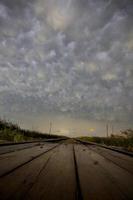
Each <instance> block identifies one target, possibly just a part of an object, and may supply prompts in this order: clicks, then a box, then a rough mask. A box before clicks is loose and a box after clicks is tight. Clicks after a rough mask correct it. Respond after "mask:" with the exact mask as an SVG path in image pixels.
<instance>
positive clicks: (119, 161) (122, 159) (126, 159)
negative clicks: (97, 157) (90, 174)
mask: <svg viewBox="0 0 133 200" xmlns="http://www.w3.org/2000/svg"><path fill="white" fill-rule="evenodd" d="M88 147H89V148H90V149H92V150H94V151H95V152H97V153H99V154H101V155H103V156H104V157H105V158H107V159H109V160H110V161H112V162H114V163H115V164H116V165H119V166H120V167H121V168H123V169H125V170H127V171H128V172H130V173H132V174H133V158H132V157H130V156H127V155H124V154H122V153H117V152H116V151H111V150H109V149H104V148H102V147H97V146H88Z"/></svg>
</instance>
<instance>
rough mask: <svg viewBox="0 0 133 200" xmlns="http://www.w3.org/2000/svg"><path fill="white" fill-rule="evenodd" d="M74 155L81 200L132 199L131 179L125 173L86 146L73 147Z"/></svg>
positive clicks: (132, 180)
mask: <svg viewBox="0 0 133 200" xmlns="http://www.w3.org/2000/svg"><path fill="white" fill-rule="evenodd" d="M75 153H76V159H77V164H78V173H79V180H80V185H81V190H82V195H83V199H85V200H88V199H91V200H104V199H105V200H122V199H123V200H124V199H132V197H133V196H132V195H133V191H132V190H131V186H132V185H133V179H132V177H131V176H130V174H129V173H128V172H127V171H124V170H123V169H121V168H120V167H118V166H117V165H115V164H114V163H112V162H109V161H108V160H107V159H105V158H104V157H102V156H100V155H99V154H96V153H95V152H94V151H92V150H89V149H88V148H87V147H86V146H83V145H75ZM129 184H131V185H129Z"/></svg>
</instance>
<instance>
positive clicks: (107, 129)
mask: <svg viewBox="0 0 133 200" xmlns="http://www.w3.org/2000/svg"><path fill="white" fill-rule="evenodd" d="M106 135H107V138H108V136H109V126H108V124H106Z"/></svg>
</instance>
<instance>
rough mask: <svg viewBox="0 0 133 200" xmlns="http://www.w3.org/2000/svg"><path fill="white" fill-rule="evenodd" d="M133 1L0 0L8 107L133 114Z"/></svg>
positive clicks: (2, 77)
mask: <svg viewBox="0 0 133 200" xmlns="http://www.w3.org/2000/svg"><path fill="white" fill-rule="evenodd" d="M132 20H133V3H132V1H129V0H121V1H120V0H109V1H105V0H93V1H92V0H84V1H81V0H78V1H76V0H68V1H65V0H64V1H63V0H62V1H61V0H45V1H44V0H36V1H35V0H34V1H30V0H29V1H24V0H23V1H22V0H19V1H18V0H13V1H9V0H0V24H1V27H0V112H1V113H2V115H4V114H5V113H7V114H8V113H13V112H16V113H20V112H23V113H27V115H28V114H29V115H30V114H31V113H34V115H35V116H36V115H37V113H38V115H39V113H40V114H42V113H45V111H47V112H55V113H63V114H64V115H65V114H66V115H70V116H75V117H77V116H78V117H83V118H86V119H93V120H106V119H109V120H121V121H122V120H123V121H131V119H132V118H133V106H132V100H133V65H132V63H133V28H132Z"/></svg>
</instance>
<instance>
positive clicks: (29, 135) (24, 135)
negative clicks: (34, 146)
mask: <svg viewBox="0 0 133 200" xmlns="http://www.w3.org/2000/svg"><path fill="white" fill-rule="evenodd" d="M57 137H59V136H57V135H49V134H46V133H45V134H43V133H40V132H37V131H30V130H24V129H21V128H20V127H19V126H18V125H17V124H13V123H12V122H8V121H5V120H2V119H0V140H1V141H3V140H6V141H13V142H21V141H26V140H33V139H48V138H57Z"/></svg>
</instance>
